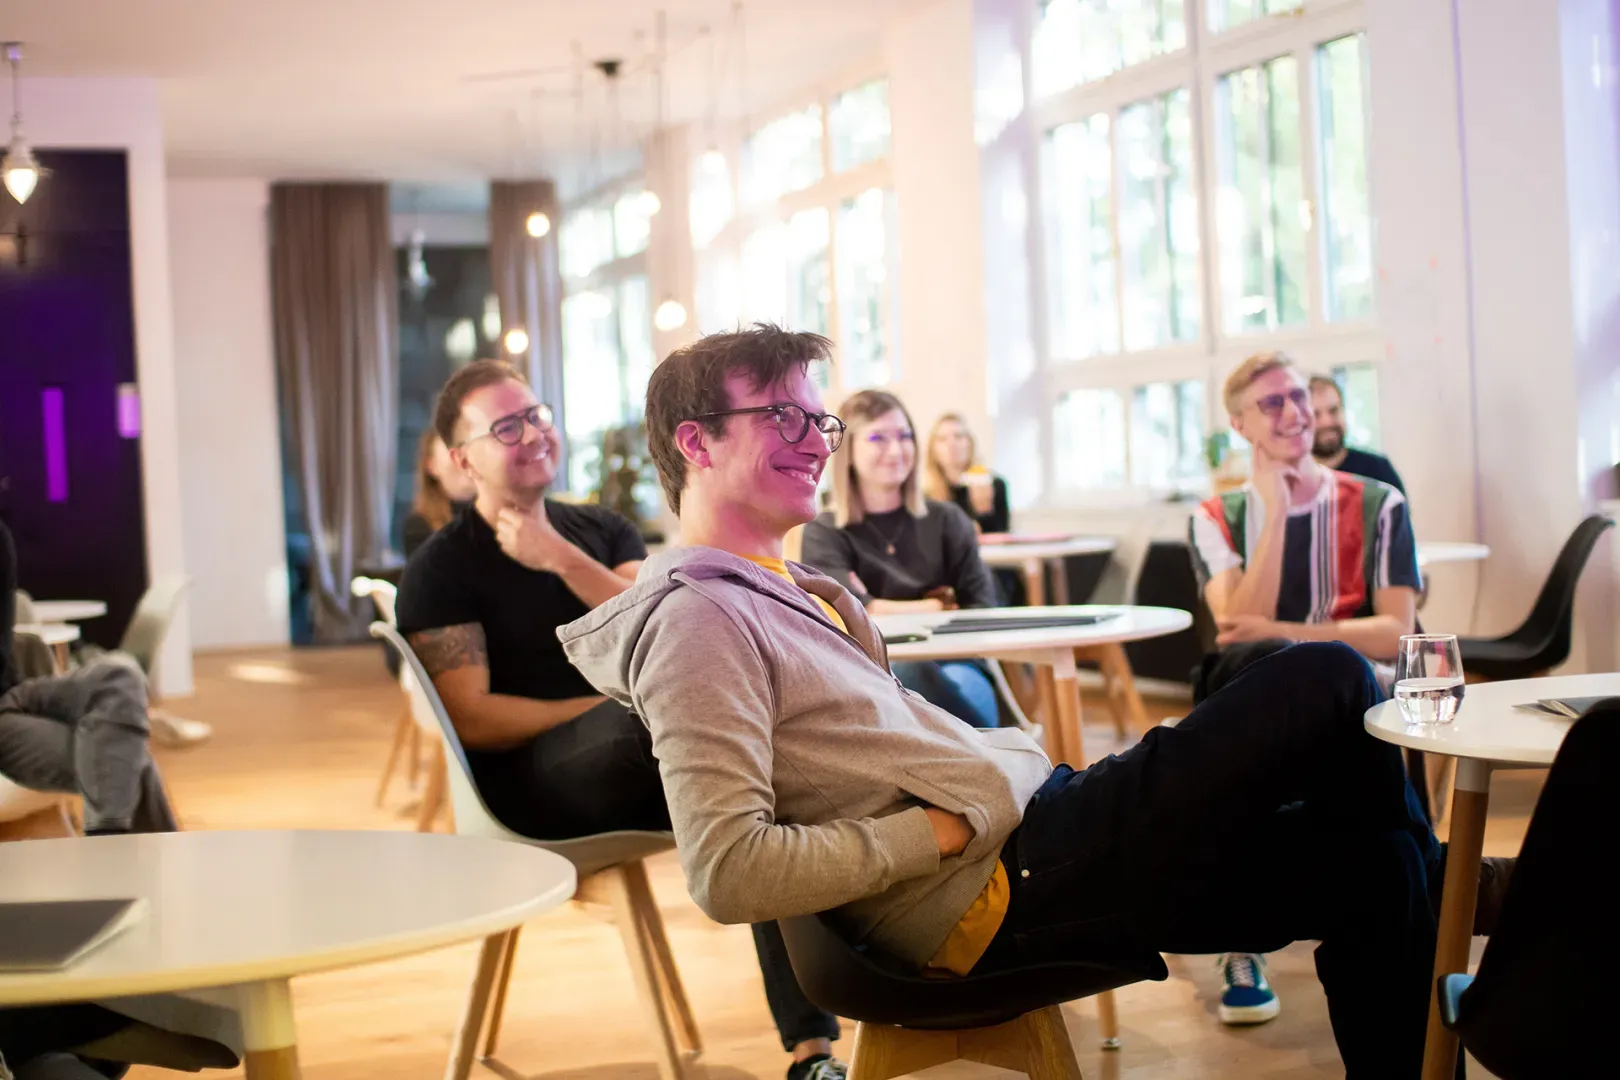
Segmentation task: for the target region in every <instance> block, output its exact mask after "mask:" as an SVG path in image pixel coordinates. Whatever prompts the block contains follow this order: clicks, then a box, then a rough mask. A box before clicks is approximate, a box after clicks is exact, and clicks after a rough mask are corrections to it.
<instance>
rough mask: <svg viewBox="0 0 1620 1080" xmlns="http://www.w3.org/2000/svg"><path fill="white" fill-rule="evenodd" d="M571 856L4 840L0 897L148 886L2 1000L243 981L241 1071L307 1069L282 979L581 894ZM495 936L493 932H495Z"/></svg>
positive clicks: (261, 843)
mask: <svg viewBox="0 0 1620 1080" xmlns="http://www.w3.org/2000/svg"><path fill="white" fill-rule="evenodd" d="M574 885H575V876H574V867H573V864H571V863H569V862H568V860H566V859H564V858H562V857H561V856H558V855H554V854H552V853H551V852H548V851H542V850H541V849H539V848H534V847H527V846H525V845H521V844H512V843H507V842H504V841H499V840H485V839H481V838H475V837H464V836H444V835H437V834H433V833H406V832H319V831H313V832H193V833H160V834H144V835H133V836H107V837H88V838H76V839H71V840H33V841H20V842H16V843H10V844H0V901H17V900H63V899H79V898H89V897H106V896H113V897H142V898H145V899H146V901H147V902H148V905H149V908H148V911H147V914H146V917H145V918H144V919H143V920H141V921H140V922H137V923H136V924H135V925H134V926H132V927H130V928H129V929H128V930H126V931H124V932H123V933H122V934H120V935H119V936H117V937H115V938H113V939H112V940H111V941H109V942H108V943H107V944H105V945H103V946H102V947H101V948H99V949H97V950H96V951H94V952H92V953H91V954H90V955H88V956H86V957H85V958H84V959H82V960H81V961H79V962H78V963H76V964H74V965H73V966H71V967H69V968H67V969H66V970H63V971H54V972H38V973H30V974H16V975H5V974H0V1006H4V1005H38V1004H49V1003H53V1002H71V1001H90V1000H95V999H98V998H110V997H120V996H127V995H135V994H156V993H166V992H172V991H181V990H197V989H203V988H209V987H235V988H236V990H237V1002H238V1005H237V1007H238V1010H239V1012H240V1013H241V1018H242V1034H243V1039H244V1042H245V1044H246V1050H247V1055H246V1067H247V1075H248V1077H250V1078H252V1080H260V1078H264V1080H284V1078H291V1077H296V1076H298V1054H297V1039H296V1035H295V1030H294V1023H293V1010H292V996H291V992H290V989H289V986H288V980H289V979H291V978H292V977H293V976H295V975H304V974H309V973H311V972H316V971H327V970H331V969H334V968H342V967H352V966H354V965H357V964H366V963H372V962H374V961H379V960H388V959H392V958H394V957H400V956H407V955H410V954H413V953H419V952H426V951H428V950H430V949H436V948H440V947H442V946H446V945H454V944H457V943H459V942H463V941H470V940H473V939H477V938H490V937H491V936H494V935H504V934H505V933H506V932H508V931H510V930H511V929H512V928H513V927H516V926H520V925H522V924H523V923H524V922H525V921H527V920H528V919H530V918H533V917H534V916H535V915H538V914H540V913H541V912H544V911H548V910H550V909H551V908H554V907H557V906H558V905H560V904H562V903H564V902H565V901H567V900H568V899H569V897H571V896H572V895H573V894H574ZM486 948H488V944H487V942H486Z"/></svg>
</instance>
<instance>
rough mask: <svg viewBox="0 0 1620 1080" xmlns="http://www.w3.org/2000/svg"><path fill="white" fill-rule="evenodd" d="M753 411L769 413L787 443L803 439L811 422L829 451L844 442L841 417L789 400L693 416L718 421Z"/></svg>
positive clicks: (696, 418)
mask: <svg viewBox="0 0 1620 1080" xmlns="http://www.w3.org/2000/svg"><path fill="white" fill-rule="evenodd" d="M756 413H761V414H769V415H770V416H771V418H772V419H774V420H775V421H776V433H777V434H778V435H780V436H782V441H783V442H785V443H788V444H790V445H791V444H793V443H801V442H803V441H804V437H805V436H806V435H808V434H810V425H811V424H815V427H816V430H817V431H819V432H821V438H822V440H823V441H824V442H826V444H827V452H828V453H829V454H830V453H832V452H833V451H835V450H837V449H838V448H839V447H840V446H841V445H843V442H844V431H845V430H846V426H845V424H844V422H843V421H842V420H840V419H838V417H836V416H834V415H833V414H832V413H813V412H810V411H809V410H808V409H806V408H804V407H803V406H802V405H794V404H791V403H784V404H781V405H755V406H753V407H752V408H748V409H721V410H720V411H719V412H710V413H700V414H699V415H697V416H694V417H692V419H693V420H718V419H719V418H720V417H722V416H747V415H752V414H756Z"/></svg>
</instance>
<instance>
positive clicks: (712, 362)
mask: <svg viewBox="0 0 1620 1080" xmlns="http://www.w3.org/2000/svg"><path fill="white" fill-rule="evenodd" d="M831 356H832V342H831V341H829V340H827V339H826V338H824V337H822V336H821V335H820V334H812V333H809V332H808V331H794V330H784V329H782V328H781V327H780V326H775V325H773V324H771V323H755V324H754V325H753V326H750V327H747V328H746V329H741V330H730V331H727V332H725V333H722V334H709V335H708V336H706V337H701V338H698V339H697V340H696V341H694V342H692V343H691V344H690V345H683V346H682V347H681V348H679V349H676V350H675V351H674V352H672V353H670V354H669V357H668V359H666V360H665V361H664V362H663V363H661V364H659V365H658V366H657V367H655V368H653V373H652V378H650V379H648V380H647V449H648V451H649V452H650V453H651V454H652V459H653V464H655V465H657V466H658V479H659V482H660V483H662V484H663V486H664V497H665V498H666V499H668V500H669V508H670V509H671V510H673V511H675V513H677V514H679V513H680V512H681V492H682V491H683V490H684V489H685V487H686V464H687V463H686V458H685V457H684V456H683V455H682V454H681V450H680V447H678V446H676V445H675V429H676V428H678V427H680V426H681V424H683V423H685V422H686V421H688V420H693V419H696V418H697V417H699V416H702V415H703V414H705V413H715V412H722V411H724V410H726V409H729V408H731V405H732V402H731V399H730V397H729V396H728V395H727V391H726V379H727V378H729V377H731V376H733V375H741V376H744V377H746V378H747V380H748V385H749V387H750V388H751V389H752V390H753V391H754V392H755V393H758V392H760V391H762V390H765V389H767V388H768V387H772V386H778V385H780V384H781V383H783V382H784V381H786V380H787V378H788V376H789V375H791V374H792V373H793V372H795V371H797V372H800V373H806V372H808V371H809V370H810V365H811V364H816V363H821V362H824V361H826V360H828V359H829V358H831ZM698 422H699V423H700V424H702V425H703V430H704V431H706V432H708V433H709V434H710V435H712V436H715V437H716V438H718V437H720V436H721V435H723V434H724V433H725V427H726V417H723V416H722V417H716V418H714V419H709V420H700V421H698Z"/></svg>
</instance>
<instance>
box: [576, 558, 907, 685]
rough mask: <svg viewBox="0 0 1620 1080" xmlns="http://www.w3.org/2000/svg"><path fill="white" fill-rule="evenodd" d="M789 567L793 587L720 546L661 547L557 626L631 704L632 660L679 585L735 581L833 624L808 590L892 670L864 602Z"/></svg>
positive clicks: (601, 679) (587, 667) (596, 680)
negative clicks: (621, 586) (597, 601)
mask: <svg viewBox="0 0 1620 1080" xmlns="http://www.w3.org/2000/svg"><path fill="white" fill-rule="evenodd" d="M787 567H788V572H789V573H790V574H792V575H793V580H794V584H793V585H790V584H788V583H787V582H786V581H785V580H783V579H782V577H781V576H780V575H777V574H773V573H771V572H770V571H769V570H767V569H765V568H764V567H763V566H760V565H759V564H757V563H753V562H750V561H749V560H747V559H745V558H743V557H742V556H740V555H733V554H731V553H730V552H729V551H721V550H720V549H719V548H711V547H678V548H671V549H669V550H667V551H661V552H659V553H658V554H657V555H654V556H652V557H650V558H649V559H647V561H646V562H644V563H642V565H641V572H640V573H639V574H638V575H637V576H636V583H635V584H634V585H632V586H631V587H630V588H629V589H627V590H625V591H624V592H622V593H620V594H619V595H618V596H615V597H614V598H613V599H612V600H609V601H608V602H607V603H605V604H603V605H601V606H600V607H597V608H595V609H594V610H592V611H591V612H590V613H589V614H587V615H585V616H584V617H583V618H580V619H576V620H575V621H574V622H571V623H569V624H567V625H566V626H560V627H558V628H557V639H558V640H559V641H561V642H562V646H563V651H564V652H565V653H567V654H568V660H569V662H570V663H572V664H573V665H574V666H575V667H576V668H578V669H579V671H580V673H581V674H583V675H584V676H585V678H586V679H588V680H589V681H590V683H591V685H592V686H595V687H596V688H597V689H598V690H599V691H601V692H602V693H604V694H606V695H607V696H608V697H611V698H613V699H614V700H615V701H617V702H619V703H620V704H621V705H625V706H630V705H631V701H630V689H629V682H630V677H629V671H630V660H631V657H632V656H633V655H634V654H635V648H636V643H637V642H639V641H640V640H641V635H642V631H643V630H644V629H645V628H646V626H647V620H648V619H650V618H651V617H652V614H653V612H654V611H655V610H657V608H658V605H659V603H660V602H662V601H663V599H664V598H665V597H666V596H668V595H669V594H670V593H672V592H674V591H675V590H676V589H681V588H693V589H697V590H698V591H699V592H709V591H710V589H711V588H712V587H713V585H715V584H716V583H718V582H721V581H730V582H732V583H735V584H740V585H744V586H746V587H747V588H748V589H749V590H751V591H753V592H756V593H760V594H762V595H764V596H768V597H770V598H771V599H772V600H775V601H779V602H780V603H783V604H786V605H787V606H788V607H790V608H793V609H794V610H796V611H798V612H800V613H801V614H803V615H805V616H807V617H809V618H812V619H818V620H820V621H821V622H824V623H827V622H828V619H827V616H826V614H825V613H824V612H822V610H821V609H820V607H819V605H817V604H816V602H815V601H814V600H812V599H811V598H810V596H807V595H805V594H806V593H811V594H813V595H815V596H818V597H820V598H821V599H823V600H825V601H827V602H828V603H829V604H831V605H832V606H833V608H834V610H836V611H837V612H838V614H839V616H840V617H841V618H842V619H843V620H844V624H845V626H847V627H849V630H848V631H847V632H846V636H847V637H848V638H849V642H850V645H851V646H852V647H855V648H859V649H860V650H861V652H863V653H864V654H865V655H866V656H867V657H868V658H869V659H870V660H872V661H873V662H874V663H876V664H878V665H879V666H881V667H882V668H883V669H884V670H885V671H887V670H888V653H887V650H885V649H884V646H883V638H882V637H881V635H879V634H877V633H876V632H875V631H874V630H872V629H871V624H870V623H869V622H868V621H867V619H866V617H865V612H864V609H862V608H861V605H860V601H858V600H856V599H855V598H854V597H853V596H852V595H850V593H849V591H848V590H847V589H845V588H843V587H842V586H841V585H839V584H838V583H837V582H836V581H834V580H833V579H832V578H830V577H827V576H826V575H825V574H821V573H818V572H816V571H815V570H812V569H811V568H809V567H807V566H801V565H799V564H798V563H792V562H790V563H788V564H787ZM795 586H797V587H795ZM710 595H714V594H713V593H710ZM714 599H715V600H716V602H717V603H720V604H722V606H724V603H725V602H724V601H723V600H722V599H721V598H720V597H719V596H717V595H714ZM829 625H830V623H829Z"/></svg>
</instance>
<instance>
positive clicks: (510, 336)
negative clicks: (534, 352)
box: [504, 326, 529, 356]
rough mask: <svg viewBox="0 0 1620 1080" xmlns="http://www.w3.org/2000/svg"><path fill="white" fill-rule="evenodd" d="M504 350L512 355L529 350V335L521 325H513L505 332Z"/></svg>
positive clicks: (518, 354) (519, 354) (522, 353)
mask: <svg viewBox="0 0 1620 1080" xmlns="http://www.w3.org/2000/svg"><path fill="white" fill-rule="evenodd" d="M504 344H505V345H506V351H507V352H509V353H511V354H512V355H513V356H522V355H524V354H525V353H527V352H528V351H529V335H528V333H527V332H526V331H525V330H524V329H523V327H521V326H514V327H512V329H510V330H508V331H507V332H506V340H505V342H504Z"/></svg>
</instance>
